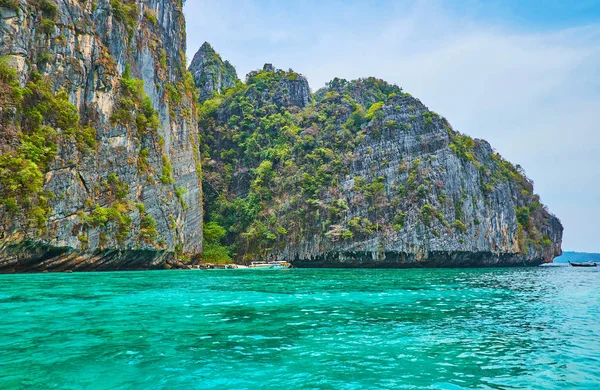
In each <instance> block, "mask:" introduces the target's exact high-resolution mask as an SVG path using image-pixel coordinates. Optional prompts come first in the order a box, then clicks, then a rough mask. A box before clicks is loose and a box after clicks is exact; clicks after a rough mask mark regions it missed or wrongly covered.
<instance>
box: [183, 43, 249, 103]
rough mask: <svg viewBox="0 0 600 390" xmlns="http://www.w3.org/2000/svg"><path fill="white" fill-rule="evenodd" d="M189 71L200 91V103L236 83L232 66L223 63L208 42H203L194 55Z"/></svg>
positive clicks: (236, 78) (226, 62)
mask: <svg viewBox="0 0 600 390" xmlns="http://www.w3.org/2000/svg"><path fill="white" fill-rule="evenodd" d="M189 71H190V72H191V73H192V75H193V76H194V80H195V83H196V87H198V89H199V90H200V101H205V100H207V99H210V98H211V97H213V95H215V94H218V93H221V92H223V90H224V89H226V88H230V87H233V86H234V85H235V84H236V83H237V81H238V77H237V73H236V71H235V68H234V67H233V65H231V64H230V63H229V61H223V60H222V59H221V56H220V55H219V54H217V53H216V52H215V51H214V49H213V48H212V46H211V45H210V44H209V43H208V42H204V44H203V45H202V46H201V47H200V50H198V52H196V55H194V59H193V60H192V63H191V64H190V67H189Z"/></svg>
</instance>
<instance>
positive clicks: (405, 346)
mask: <svg viewBox="0 0 600 390" xmlns="http://www.w3.org/2000/svg"><path fill="white" fill-rule="evenodd" d="M0 388H1V389H19V388H40V389H52V388H70V389H79V388H85V389H130V388H133V389H152V388H156V389H162V388H164V389H229V388H239V389H243V388H247V389H254V388H266V389H281V388H284V389H285V388H287V389H296V388H319V389H362V388H365V389H379V388H382V389H383V388H385V389H388V388H389V389H399V388H405V389H423V388H430V389H462V388H482V389H505V388H506V389H513V388H536V389H554V388H557V389H558V388H561V389H563V388H570V389H573V388H578V389H585V388H590V389H592V388H600V268H597V269H575V268H567V267H557V268H519V269H489V270H488V269H468V270H442V269H434V270H417V269H408V270H308V269H293V270H265V271H254V270H222V271H219V270H214V271H212V270H209V271H160V272H133V273H116V272H115V273H102V274H99V273H97V274H38V275H5V276H0Z"/></svg>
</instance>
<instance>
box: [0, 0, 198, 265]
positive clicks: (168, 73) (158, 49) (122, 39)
mask: <svg viewBox="0 0 600 390" xmlns="http://www.w3.org/2000/svg"><path fill="white" fill-rule="evenodd" d="M183 53H185V22H184V17H183V13H182V10H181V2H179V1H171V0H145V1H141V0H137V1H133V0H126V1H109V0H98V1H95V2H81V1H75V0H66V1H59V2H56V1H55V0H43V1H35V2H34V1H24V0H21V1H17V0H14V1H9V2H3V3H2V6H0V56H2V57H1V61H0V74H1V76H0V84H1V85H0V100H1V103H2V104H0V107H1V110H0V118H1V120H0V136H1V138H2V139H3V141H2V142H1V143H0V144H1V145H0V148H2V155H1V156H0V193H1V194H2V197H1V198H2V204H1V205H0V245H1V247H2V249H0V272H2V271H4V272H6V271H11V270H12V271H27V270H37V271H41V270H43V269H50V270H54V269H62V268H61V267H64V266H65V264H70V265H69V268H71V269H72V268H76V269H79V268H81V269H85V270H93V269H146V268H161V267H164V266H166V265H167V264H177V263H180V262H181V261H186V260H189V258H190V257H193V256H195V255H197V254H199V253H200V252H201V250H202V192H201V183H200V174H201V169H200V161H199V156H198V150H197V145H198V130H197V122H196V121H195V117H196V111H195V110H196V107H195V102H196V101H197V98H198V97H197V95H196V92H195V89H194V85H193V79H192V77H191V75H189V74H187V72H186V69H185V59H184V54H183ZM24 243H26V245H27V247H28V248H34V247H35V246H36V245H38V247H37V249H35V250H33V249H29V250H27V251H23V252H22V253H21V255H19V256H14V255H13V254H14V253H15V251H14V249H10V248H19V247H21V246H22V245H24ZM65 248H66V249H65ZM28 253H35V255H32V256H29V257H28V256H27V254H28ZM65 253H66V254H67V255H65ZM65 256H66V257H65ZM36 259H37V260H39V261H37V260H36ZM32 260H33V262H32ZM59 263H60V264H62V265H60V266H56V264H59ZM53 264H54V265H53Z"/></svg>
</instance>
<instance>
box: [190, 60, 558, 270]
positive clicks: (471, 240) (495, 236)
mask: <svg viewBox="0 0 600 390" xmlns="http://www.w3.org/2000/svg"><path fill="white" fill-rule="evenodd" d="M199 112H200V131H201V133H202V141H203V142H202V143H201V150H202V157H203V164H204V189H205V194H206V196H205V209H206V212H207V214H206V215H205V218H206V220H205V223H206V224H207V226H211V228H212V229H213V230H214V231H218V229H219V228H221V229H222V230H223V234H219V235H216V236H215V237H217V239H216V240H215V242H213V243H212V245H215V246H216V247H215V253H221V255H222V254H223V252H226V251H229V252H228V253H229V255H231V256H233V257H234V258H236V259H237V261H240V262H248V261H250V260H255V259H265V258H267V259H286V260H290V261H292V262H293V263H294V264H295V265H297V266H302V267H331V266H333V267H356V266H359V267H413V266H417V267H418V266H423V267H426V266H442V267H443V266H458V267H461V266H504V265H535V264H540V263H542V262H546V261H551V260H552V259H553V258H554V257H555V256H557V255H559V254H560V253H561V249H560V245H561V240H562V226H561V224H560V222H559V220H558V219H557V218H556V217H554V216H553V215H551V214H550V213H549V212H548V211H547V210H546V208H545V206H543V205H542V204H541V203H540V200H539V197H538V196H537V195H535V194H534V192H533V184H532V182H531V181H530V180H529V179H527V178H526V177H525V175H524V172H523V171H522V169H521V168H520V167H519V166H514V165H512V164H510V163H509V162H507V161H505V160H504V159H503V158H502V157H501V156H500V155H499V154H498V153H496V152H495V151H494V150H493V149H492V147H491V146H490V145H489V144H488V143H487V142H485V141H483V140H478V139H472V138H470V137H468V136H465V135H462V134H460V133H458V132H457V131H455V130H454V129H453V128H452V127H451V125H450V123H449V122H448V121H447V120H446V119H444V118H442V117H441V116H439V115H438V114H436V113H435V112H433V111H431V110H429V109H428V108H427V107H426V106H425V105H423V104H422V103H421V102H420V101H419V100H418V99H416V98H414V97H412V96H410V95H409V94H407V93H404V92H403V91H402V90H401V88H399V87H397V86H395V85H390V84H388V83H386V82H384V81H382V80H378V79H374V78H368V79H360V80H356V81H346V80H341V79H335V80H333V81H332V82H330V83H329V84H328V85H327V86H326V87H325V88H323V89H321V90H319V91H317V92H316V93H315V94H314V96H313V95H311V93H310V90H309V88H308V83H307V81H306V79H305V78H304V77H302V76H301V75H299V74H298V73H295V72H293V71H291V70H290V71H289V72H284V71H281V70H276V69H274V68H273V67H272V66H270V65H266V66H265V68H264V69H263V70H261V71H256V72H252V73H250V74H249V75H248V77H247V79H246V83H245V84H241V83H240V84H238V85H236V86H235V87H233V88H230V89H229V90H227V92H226V93H225V94H221V95H216V96H215V97H214V98H213V99H211V100H208V101H206V102H205V103H204V104H203V105H202V106H201V108H200V110H199ZM217 247H220V248H221V252H218V251H217V250H216V249H217Z"/></svg>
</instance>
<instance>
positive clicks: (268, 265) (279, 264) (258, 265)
mask: <svg viewBox="0 0 600 390" xmlns="http://www.w3.org/2000/svg"><path fill="white" fill-rule="evenodd" d="M291 267H292V265H291V264H290V263H288V262H287V261H269V262H266V261H253V262H252V263H250V266H249V267H248V268H253V269H280V268H291Z"/></svg>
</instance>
